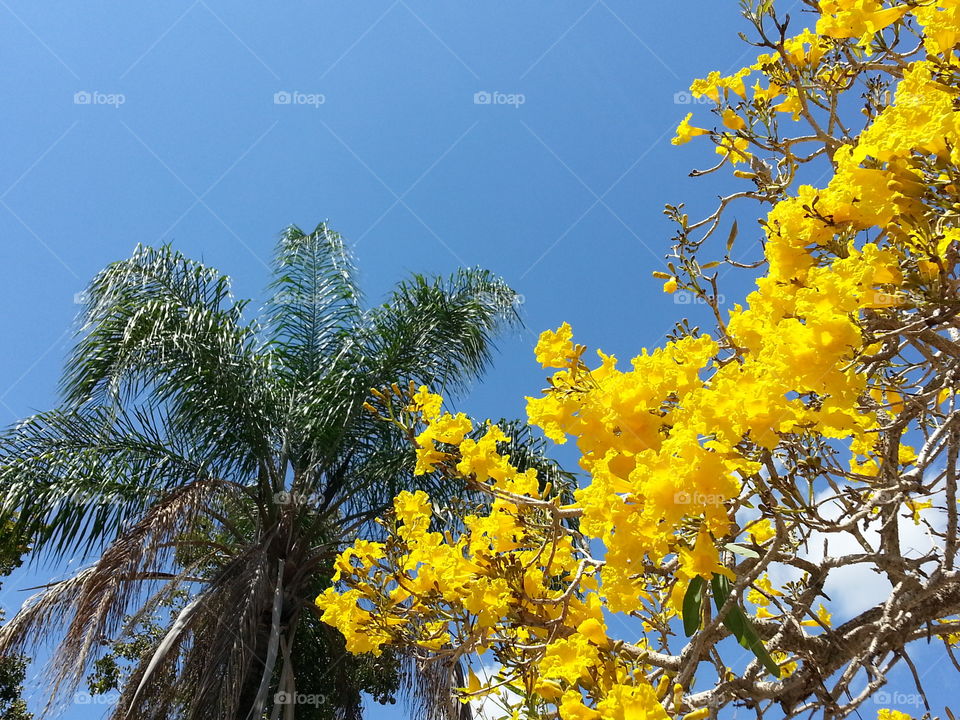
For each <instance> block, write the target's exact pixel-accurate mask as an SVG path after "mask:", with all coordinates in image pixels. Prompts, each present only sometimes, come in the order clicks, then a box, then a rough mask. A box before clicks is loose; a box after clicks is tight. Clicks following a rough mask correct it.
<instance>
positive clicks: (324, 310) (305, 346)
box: [266, 223, 360, 383]
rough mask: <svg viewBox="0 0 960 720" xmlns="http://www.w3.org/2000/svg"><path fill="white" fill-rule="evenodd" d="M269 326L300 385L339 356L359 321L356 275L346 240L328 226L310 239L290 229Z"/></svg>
mask: <svg viewBox="0 0 960 720" xmlns="http://www.w3.org/2000/svg"><path fill="white" fill-rule="evenodd" d="M273 268H274V270H273V272H274V280H273V283H272V284H271V288H270V289H271V290H272V292H273V296H272V297H271V299H270V302H269V303H268V305H267V308H266V325H267V328H268V329H269V332H270V339H271V343H272V347H273V350H274V352H275V353H276V355H277V356H278V357H279V358H280V361H281V364H282V368H283V370H284V371H286V372H289V373H290V374H291V375H292V376H293V378H295V382H297V383H302V382H304V381H305V380H308V379H310V378H312V377H314V376H315V375H316V374H317V373H320V372H321V371H322V370H323V369H324V368H325V367H326V366H327V365H328V363H329V362H330V361H331V360H334V359H335V358H336V356H337V355H338V350H339V347H340V346H341V345H342V343H343V342H344V341H345V340H346V339H347V338H350V337H351V331H352V329H353V328H354V327H355V326H356V324H357V322H358V320H359V318H360V289H359V287H358V286H357V282H356V277H355V275H356V269H355V267H354V264H353V258H351V257H350V254H349V252H348V251H347V248H346V246H345V245H344V242H343V239H342V238H341V237H340V235H339V233H336V232H334V231H333V230H331V229H330V228H329V227H327V225H326V223H321V224H320V225H318V226H317V228H316V229H315V230H314V231H313V232H312V233H310V234H309V235H308V234H306V233H304V232H303V231H302V230H301V229H300V228H298V227H296V226H291V227H289V228H287V229H286V230H285V231H284V232H283V234H282V235H281V236H280V242H279V243H278V245H277V252H276V255H275V257H274V262H273Z"/></svg>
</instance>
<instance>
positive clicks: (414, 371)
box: [366, 269, 519, 393]
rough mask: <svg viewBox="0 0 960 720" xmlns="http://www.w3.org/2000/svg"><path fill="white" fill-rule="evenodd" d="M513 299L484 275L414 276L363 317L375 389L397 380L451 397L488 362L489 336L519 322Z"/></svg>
mask: <svg viewBox="0 0 960 720" xmlns="http://www.w3.org/2000/svg"><path fill="white" fill-rule="evenodd" d="M517 297H518V296H517V294H516V293H515V292H514V291H513V290H511V289H510V287H509V286H507V284H506V283H505V282H504V281H503V280H502V279H500V278H498V277H496V276H494V275H493V274H492V273H490V272H488V271H486V270H478V269H467V270H464V269H461V270H459V271H457V272H456V273H454V274H453V275H451V276H450V277H448V278H432V279H430V278H427V277H424V276H422V275H414V276H413V277H411V278H410V279H409V280H406V281H404V282H401V283H399V284H398V285H397V287H396V289H395V290H394V291H393V293H392V294H391V296H390V298H389V299H388V300H387V302H386V303H385V304H384V305H382V306H380V307H378V308H374V309H373V310H372V311H371V312H370V313H368V316H367V318H366V325H367V329H368V330H367V337H368V338H369V341H370V350H369V356H370V361H371V362H372V369H373V370H374V371H375V373H376V374H377V375H379V378H378V379H379V380H380V381H381V382H380V384H384V383H387V382H394V381H396V380H398V379H400V378H403V379H412V380H415V381H417V382H422V383H424V384H427V385H430V386H431V387H433V388H434V389H435V390H437V391H444V392H450V393H455V392H457V391H458V390H462V389H463V388H464V387H466V386H467V385H468V384H469V383H470V382H471V381H473V380H475V379H476V378H478V377H479V375H480V374H481V373H482V372H483V371H484V370H485V369H486V367H487V365H488V363H489V362H490V359H491V355H492V352H493V349H494V344H493V341H494V336H495V335H496V334H497V333H498V332H499V331H501V330H503V329H504V327H505V326H509V325H512V324H516V323H518V322H519V315H518V313H517V302H516V301H517Z"/></svg>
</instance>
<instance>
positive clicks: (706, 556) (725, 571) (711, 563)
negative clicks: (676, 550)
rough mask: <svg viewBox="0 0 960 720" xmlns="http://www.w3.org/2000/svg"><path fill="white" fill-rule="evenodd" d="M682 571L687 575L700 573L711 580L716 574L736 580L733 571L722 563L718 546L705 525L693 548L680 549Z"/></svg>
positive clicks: (692, 575)
mask: <svg viewBox="0 0 960 720" xmlns="http://www.w3.org/2000/svg"><path fill="white" fill-rule="evenodd" d="M680 571H681V572H682V573H683V574H684V575H685V576H687V577H694V576H695V575H699V576H700V577H702V578H703V579H704V580H709V579H710V578H712V577H713V576H714V575H715V574H718V575H726V576H727V577H728V578H730V579H731V580H736V576H735V575H734V574H733V571H732V570H730V568H728V567H724V566H723V565H721V564H720V554H719V553H718V552H717V546H716V545H715V544H714V542H713V538H711V537H710V534H709V533H708V532H707V531H706V529H705V528H703V527H701V528H700V532H699V533H698V534H697V541H696V543H695V544H694V546H693V548H692V549H687V548H681V549H680Z"/></svg>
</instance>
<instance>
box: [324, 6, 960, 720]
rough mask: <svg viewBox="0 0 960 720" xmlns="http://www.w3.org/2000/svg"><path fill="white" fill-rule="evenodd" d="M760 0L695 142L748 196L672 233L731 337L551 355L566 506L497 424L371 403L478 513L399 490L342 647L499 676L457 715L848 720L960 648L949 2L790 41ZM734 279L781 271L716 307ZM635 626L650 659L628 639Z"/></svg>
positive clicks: (708, 87) (692, 336)
mask: <svg viewBox="0 0 960 720" xmlns="http://www.w3.org/2000/svg"><path fill="white" fill-rule="evenodd" d="M742 5H743V11H744V15H745V17H746V18H747V20H748V21H749V23H750V25H751V26H752V29H753V30H752V32H753V40H752V42H753V44H755V45H756V46H757V47H758V49H759V51H760V52H761V54H760V55H759V57H758V58H757V60H756V62H755V63H754V64H752V65H750V66H748V67H745V68H743V69H742V70H740V71H739V72H736V73H734V74H733V75H730V76H721V75H720V74H719V73H717V72H713V73H711V74H710V75H709V76H708V77H707V78H706V79H701V80H697V81H695V82H694V83H693V85H692V87H691V93H692V94H693V96H694V97H698V98H708V99H709V102H710V103H712V105H713V112H714V114H715V115H716V116H717V121H718V125H717V127H715V128H713V129H708V128H706V127H703V128H701V127H697V126H696V125H694V124H692V123H693V122H698V123H699V124H701V125H707V124H709V123H708V122H706V120H707V118H706V117H704V118H697V119H696V121H695V120H694V119H693V117H692V115H693V114H692V113H691V114H690V115H688V116H687V117H686V118H685V119H684V120H683V122H682V123H681V124H680V127H679V128H678V133H677V136H676V138H675V139H674V143H675V144H681V143H685V142H687V141H689V140H690V139H691V138H693V137H695V136H702V137H703V138H704V139H706V140H709V141H710V142H712V143H713V144H714V146H715V149H716V152H717V154H718V155H719V162H718V163H717V164H716V166H714V167H712V168H710V169H709V170H706V171H701V173H702V172H720V171H723V170H726V169H728V168H729V169H732V171H733V175H734V176H735V178H736V179H735V180H734V181H733V182H738V183H740V185H741V186H742V187H741V188H740V189H737V190H736V191H735V192H732V193H731V194H729V195H727V196H726V197H723V198H722V199H721V200H720V203H719V206H718V207H717V208H716V211H715V212H713V213H712V214H711V215H709V216H708V217H706V218H704V219H702V220H700V221H698V222H693V221H691V220H690V219H689V218H688V216H687V215H686V214H685V213H684V212H683V208H682V206H678V207H669V206H668V208H667V214H668V215H669V216H670V217H671V218H672V219H674V220H675V221H676V222H677V224H678V228H679V230H678V233H677V235H676V238H675V243H674V248H673V254H672V257H671V263H670V266H669V267H670V273H669V274H666V273H661V274H658V276H660V277H661V279H662V280H664V281H665V282H664V290H665V291H666V292H669V293H672V292H677V291H683V292H686V293H692V294H693V295H695V296H696V297H698V298H700V299H701V300H702V302H703V304H704V305H706V306H708V307H709V308H710V309H711V310H712V314H713V316H714V319H715V324H716V332H715V333H713V334H711V335H707V334H701V333H700V332H699V331H698V330H696V329H692V328H691V327H690V325H689V324H687V323H681V324H679V325H678V327H677V330H676V331H675V332H674V333H673V335H672V336H671V339H670V342H668V343H667V344H666V345H664V346H663V347H661V348H658V349H656V350H654V351H653V352H647V351H646V350H644V351H643V352H642V353H641V354H640V355H638V356H637V357H635V358H634V359H633V361H632V363H631V365H630V367H629V368H628V369H621V368H619V367H618V365H617V360H616V359H615V358H613V357H611V356H608V355H605V354H604V353H602V352H600V353H599V359H598V360H597V361H590V360H588V359H587V356H586V355H585V348H584V347H582V346H580V345H576V344H574V342H573V335H572V330H571V328H570V327H569V326H568V325H566V324H564V325H562V326H561V327H560V328H559V329H558V330H556V331H548V332H545V333H543V335H542V336H541V337H540V341H539V343H538V344H537V348H536V358H537V360H538V361H539V362H540V363H541V364H542V365H543V366H544V367H547V368H551V369H552V371H553V375H552V377H550V379H549V387H548V389H547V390H546V391H545V392H544V393H543V395H542V397H535V398H529V399H528V405H527V412H528V417H529V421H530V423H531V424H533V425H536V426H538V427H540V428H541V429H542V430H543V432H544V433H545V435H546V436H547V437H548V438H550V439H552V440H553V441H554V442H556V443H564V442H566V441H567V440H568V439H569V438H571V437H572V438H574V439H575V441H576V444H577V448H578V451H579V453H580V465H581V467H582V469H583V470H584V471H586V473H587V479H586V481H585V482H584V483H583V484H582V486H581V488H580V489H579V490H578V491H577V492H576V495H575V501H574V502H572V503H569V502H568V503H566V504H563V501H561V500H559V499H556V498H555V497H554V494H553V493H552V490H551V488H550V487H549V486H545V485H544V484H543V483H540V482H538V479H537V477H536V474H535V473H534V472H532V471H527V472H519V471H518V470H517V469H516V467H515V466H514V465H513V464H512V463H511V460H510V457H509V455H508V454H507V452H506V451H505V445H504V444H505V442H506V440H507V438H506V435H505V433H504V432H503V431H502V429H501V428H499V427H497V426H495V425H488V426H486V427H484V428H475V427H473V426H472V424H471V423H470V421H469V420H468V419H467V418H466V417H465V416H463V415H462V414H457V415H453V414H450V413H447V412H444V411H443V410H442V407H441V403H442V400H441V398H440V397H439V396H437V395H434V394H431V393H430V392H429V391H428V390H427V389H426V388H420V389H419V390H416V391H415V392H414V391H413V389H410V390H403V391H399V389H398V388H394V389H392V390H387V391H385V392H378V393H376V401H372V402H371V404H370V407H369V409H370V410H373V411H374V412H376V413H378V414H380V415H381V416H382V417H383V419H384V420H385V421H387V422H392V423H394V424H395V425H397V426H399V427H400V428H402V429H403V431H404V432H406V433H407V435H408V436H409V438H410V441H411V443H413V444H414V446H415V447H416V452H417V458H418V459H417V467H416V472H417V473H436V474H438V475H440V476H441V477H442V476H448V477H451V478H453V477H456V478H460V479H466V480H467V481H468V482H469V483H470V484H471V485H472V486H473V487H474V488H476V489H477V490H479V491H481V492H483V493H485V494H486V495H487V497H488V498H489V502H488V503H487V504H486V505H485V506H484V507H482V508H478V509H475V511H473V512H470V511H465V512H464V513H463V514H462V515H461V518H460V520H459V521H458V522H455V523H450V522H449V520H446V519H444V520H443V522H441V518H440V513H439V512H438V511H439V510H440V508H439V507H433V505H432V504H431V500H430V498H429V497H428V496H427V495H426V494H424V493H422V492H417V493H404V494H401V495H400V496H399V497H397V499H396V501H395V505H394V512H393V514H392V515H391V516H390V517H388V518H387V519H386V520H384V523H383V524H384V527H385V539H384V541H383V542H369V541H363V542H358V543H356V544H355V545H354V546H353V547H351V548H349V549H347V550H346V551H345V552H344V553H343V554H342V555H341V556H340V558H339V560H338V562H337V568H338V572H337V579H338V580H339V586H338V587H337V588H331V589H330V590H328V591H326V592H325V593H324V594H323V595H321V597H320V598H318V600H317V604H318V606H319V607H320V609H321V611H322V612H323V617H324V619H325V620H326V621H327V622H328V623H330V624H332V625H335V626H336V627H337V628H339V629H340V630H341V631H342V632H343V633H344V635H345V636H346V638H347V642H348V649H350V650H352V651H354V652H358V653H359V652H373V653H378V652H380V651H381V648H383V647H385V646H387V645H402V646H404V647H406V648H408V649H412V650H413V651H414V652H416V653H418V655H419V656H420V657H421V659H422V661H423V662H426V663H438V664H439V665H441V666H444V667H453V666H454V665H455V664H456V662H457V661H460V660H462V659H465V658H470V657H475V656H478V655H479V656H483V657H482V658H481V662H483V663H484V665H485V666H487V667H493V668H495V671H494V672H492V673H484V677H483V678H481V677H478V676H476V675H475V674H473V673H471V674H469V676H468V679H469V682H467V683H466V686H465V687H464V688H463V689H462V691H461V697H460V698H459V699H460V700H463V701H466V700H468V699H471V698H479V697H483V696H488V697H489V696H493V695H495V696H497V697H499V698H500V700H501V702H502V703H503V704H504V706H505V707H504V712H503V714H504V715H512V716H514V717H557V716H559V717H560V718H562V720H593V719H598V718H631V719H632V718H648V717H649V718H667V717H681V716H683V717H685V718H686V720H698V719H699V718H706V717H709V716H716V715H717V713H719V712H720V710H721V709H722V708H725V707H728V706H732V705H735V706H740V707H747V708H749V709H751V710H753V711H755V712H756V715H757V717H762V716H764V714H766V713H768V712H772V713H773V714H774V715H776V716H778V717H794V716H796V715H799V714H801V713H808V712H814V711H815V712H822V713H823V716H824V717H827V718H842V717H846V716H847V715H849V714H851V713H853V712H854V711H855V710H856V709H857V708H858V707H859V706H861V705H862V704H863V703H864V701H865V700H867V699H868V698H870V697H872V696H873V695H874V694H875V693H877V691H878V690H879V689H880V688H882V687H883V685H884V684H885V682H886V680H887V676H888V673H889V671H890V670H891V669H892V668H893V667H894V666H895V665H897V664H898V663H904V664H905V665H908V666H909V667H910V669H913V667H914V665H913V661H912V660H911V658H910V652H909V651H910V647H909V644H910V642H911V641H912V640H915V639H918V638H925V639H927V640H935V641H937V642H938V643H943V645H944V646H945V647H946V648H947V650H948V652H949V651H950V646H951V643H953V642H956V641H958V640H960V620H958V619H957V614H958V613H960V572H958V570H957V568H956V567H955V564H956V562H957V544H958V526H957V482H958V480H957V466H958V463H957V457H958V452H960V406H958V401H957V398H956V396H955V390H956V388H957V387H958V379H960V335H958V330H960V318H958V312H960V299H958V296H957V288H958V279H957V272H956V270H955V264H956V262H957V260H958V252H960V244H958V242H957V241H958V240H960V227H958V218H960V190H958V187H960V60H958V40H960V2H958V1H957V0H919V1H918V0H909V1H897V2H893V3H892V4H891V3H884V2H881V0H822V1H821V2H819V3H818V2H816V0H804V5H806V6H807V9H808V10H811V11H813V12H814V13H816V14H815V15H813V16H811V17H812V18H813V19H814V21H815V28H814V29H813V30H811V29H803V31H802V32H800V33H799V34H797V32H796V30H797V28H796V27H795V23H794V22H792V21H791V20H790V18H789V17H788V16H781V15H779V14H778V13H777V11H776V9H775V8H774V7H773V4H772V2H770V1H769V0H762V1H761V0H746V1H745V2H743V3H742ZM811 24H813V23H811ZM704 114H705V113H704ZM824 170H825V171H826V173H825V175H824V177H829V178H830V179H829V181H828V182H826V184H825V185H824V184H822V183H821V182H819V181H816V180H815V179H816V178H817V177H819V176H820V173H822V172H824ZM804 182H814V184H803V183H804ZM751 200H752V201H755V202H757V203H759V204H760V205H761V206H766V207H762V209H761V212H762V213H763V217H762V218H761V219H760V225H761V226H762V231H763V234H764V238H763V257H762V258H759V259H757V261H756V262H746V261H742V260H741V261H735V260H734V259H733V258H732V256H731V248H732V247H733V246H734V245H735V243H736V238H737V230H736V223H733V224H732V229H731V230H730V232H729V234H727V233H723V234H724V235H726V236H727V237H726V240H727V242H726V246H725V247H724V244H723V239H720V240H719V242H718V241H717V240H716V236H717V235H718V234H719V232H721V231H720V229H721V228H726V227H730V224H729V220H730V218H729V214H730V213H731V212H732V210H733V208H735V207H739V208H740V209H739V210H738V214H742V212H744V211H745V210H744V209H743V208H742V207H740V206H743V205H744V204H745V203H746V202H747V201H751ZM727 267H736V268H759V269H760V277H759V278H758V279H757V281H756V285H757V289H756V290H755V291H754V292H752V293H750V294H749V295H748V296H747V297H746V299H745V302H744V303H743V304H742V305H736V306H735V307H734V308H733V309H732V310H731V311H730V312H722V311H721V309H720V302H718V297H719V290H718V280H719V277H720V275H721V269H725V268H727ZM448 517H449V513H444V514H443V518H448ZM908 530H909V531H910V532H914V531H916V532H919V533H920V534H921V535H925V536H926V538H927V539H928V541H929V542H928V543H927V547H926V548H925V549H924V550H923V551H922V552H912V551H911V550H910V548H908V547H907V546H906V545H905V543H904V542H903V537H904V533H906V532H907V531H908ZM851 568H870V569H872V570H874V571H875V572H876V573H877V574H878V575H879V576H880V577H882V578H885V579H886V581H888V583H889V587H890V590H889V593H888V595H887V596H886V597H877V598H875V599H873V601H872V603H871V605H872V606H871V607H869V608H868V609H866V610H860V611H857V612H855V613H853V614H852V615H850V616H849V617H846V618H842V619H840V618H838V620H837V622H834V621H833V618H832V615H831V610H832V611H833V612H837V611H836V610H835V609H833V605H832V604H831V599H830V598H828V597H827V596H826V594H825V591H824V588H825V586H826V585H828V584H829V583H830V582H831V581H832V580H833V579H835V578H836V577H837V576H838V575H840V576H842V574H843V573H844V572H848V571H849V570H850V569H851ZM846 591H847V592H856V589H855V588H848V589H847V590H846ZM618 615H619V616H621V617H629V618H630V619H631V622H632V627H633V628H635V632H636V635H635V637H630V638H624V637H623V631H622V630H621V631H618V632H617V633H614V632H612V631H610V630H608V625H609V623H610V622H611V620H612V619H613V618H614V617H616V616H618ZM736 642H739V644H740V645H742V646H743V648H745V649H746V651H748V652H737V648H736V646H735V644H734V643H736ZM744 655H745V656H746V658H748V660H746V661H744V660H742V659H739V658H742V657H743V656H744ZM951 657H952V655H951ZM954 664H955V665H956V666H957V667H958V669H960V665H957V662H956V661H954ZM913 674H914V676H915V677H917V678H918V691H917V692H918V693H919V694H922V693H923V690H922V687H920V682H919V673H917V672H915V671H914V673H913ZM695 681H696V687H695V686H694V682H695ZM881 715H882V716H887V717H898V716H902V715H903V714H902V713H899V712H897V711H891V710H883V711H882V712H881ZM951 717H952V715H951Z"/></svg>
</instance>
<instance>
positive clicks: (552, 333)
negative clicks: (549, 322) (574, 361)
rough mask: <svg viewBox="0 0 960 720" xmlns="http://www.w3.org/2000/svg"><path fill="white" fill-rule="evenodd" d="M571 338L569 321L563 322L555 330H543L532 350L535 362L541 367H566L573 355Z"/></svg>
mask: <svg viewBox="0 0 960 720" xmlns="http://www.w3.org/2000/svg"><path fill="white" fill-rule="evenodd" d="M572 340H573V330H572V329H571V328H570V325H569V323H563V325H561V326H560V327H559V328H557V329H556V330H545V331H543V332H542V333H540V339H539V340H538V341H537V347H536V349H535V350H534V352H535V353H536V356H537V362H538V363H540V364H541V365H542V366H543V367H554V368H562V367H567V365H568V364H569V362H570V359H571V358H572V357H573V342H572Z"/></svg>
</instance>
